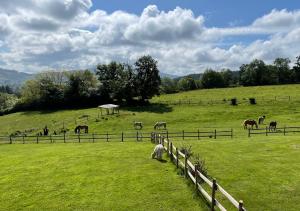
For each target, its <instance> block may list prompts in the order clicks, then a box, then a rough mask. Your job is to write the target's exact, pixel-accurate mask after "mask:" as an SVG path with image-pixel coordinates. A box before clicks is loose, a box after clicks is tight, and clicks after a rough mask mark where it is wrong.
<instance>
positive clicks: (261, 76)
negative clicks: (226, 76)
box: [240, 59, 270, 86]
mask: <svg viewBox="0 0 300 211" xmlns="http://www.w3.org/2000/svg"><path fill="white" fill-rule="evenodd" d="M268 70H269V69H268V68H267V66H266V64H265V63H264V61H262V60H258V59H255V60H253V61H252V62H251V63H250V64H243V65H242V66H241V67H240V82H241V84H242V85H246V86H256V85H266V84H270V81H269V72H268Z"/></svg>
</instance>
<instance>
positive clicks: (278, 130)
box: [248, 126, 300, 137]
mask: <svg viewBox="0 0 300 211" xmlns="http://www.w3.org/2000/svg"><path fill="white" fill-rule="evenodd" d="M278 133H279V134H283V135H284V136H285V135H286V134H288V133H300V127H286V126H284V127H282V128H276V129H275V130H270V129H269V127H266V128H258V129H251V128H249V129H248V137H251V135H258V134H263V135H266V136H268V135H269V134H278Z"/></svg>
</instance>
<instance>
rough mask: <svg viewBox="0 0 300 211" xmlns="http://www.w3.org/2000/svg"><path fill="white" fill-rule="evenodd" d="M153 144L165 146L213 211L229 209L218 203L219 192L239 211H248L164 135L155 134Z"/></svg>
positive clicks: (174, 161) (171, 158)
mask: <svg viewBox="0 0 300 211" xmlns="http://www.w3.org/2000/svg"><path fill="white" fill-rule="evenodd" d="M152 142H154V143H161V144H163V146H164V149H165V151H166V152H167V155H168V156H169V157H170V160H171V162H173V163H174V164H175V165H176V167H177V168H180V169H182V170H183V171H184V175H185V177H186V178H189V179H190V180H191V181H192V182H193V183H194V184H195V188H196V190H197V192H200V193H201V194H202V196H203V197H204V198H205V199H206V200H207V201H208V202H209V204H210V206H211V210H212V211H213V210H215V208H216V207H217V208H219V209H220V210H221V211H226V210H227V209H226V208H225V207H224V206H223V205H222V204H221V203H220V202H219V201H218V199H217V198H216V197H217V194H216V193H217V191H219V192H220V193H221V195H223V196H224V197H225V198H226V199H227V200H228V201H229V202H230V203H231V204H232V205H233V207H234V208H235V209H236V210H238V211H246V209H245V207H244V203H243V201H242V200H240V201H237V200H235V199H234V198H233V197H232V196H231V195H230V194H229V193H228V192H227V191H226V190H225V189H224V188H223V187H221V186H220V185H219V184H218V183H217V181H216V180H215V179H213V180H212V181H211V180H210V179H208V178H207V177H206V176H205V175H203V174H202V173H201V172H200V171H199V167H198V166H197V164H195V165H194V164H193V163H192V162H191V161H190V160H189V159H188V156H187V155H185V154H184V153H182V152H181V151H180V149H179V148H177V147H176V146H175V145H174V144H173V142H172V141H170V140H169V139H167V138H165V136H164V135H163V134H158V133H155V135H154V136H153V137H152ZM202 183H205V184H206V185H208V187H209V188H210V191H206V190H205V188H204V187H203V186H204V185H202Z"/></svg>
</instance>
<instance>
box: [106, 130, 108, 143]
mask: <svg viewBox="0 0 300 211" xmlns="http://www.w3.org/2000/svg"><path fill="white" fill-rule="evenodd" d="M106 142H108V132H106Z"/></svg>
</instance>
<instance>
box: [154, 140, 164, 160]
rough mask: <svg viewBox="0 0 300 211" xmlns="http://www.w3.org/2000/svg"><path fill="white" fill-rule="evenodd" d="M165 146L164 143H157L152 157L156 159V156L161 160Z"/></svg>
mask: <svg viewBox="0 0 300 211" xmlns="http://www.w3.org/2000/svg"><path fill="white" fill-rule="evenodd" d="M164 150H165V149H164V146H163V145H162V144H157V145H156V146H155V147H154V150H153V152H152V154H151V157H152V159H154V158H155V157H156V158H157V159H158V160H161V159H162V155H163V153H164Z"/></svg>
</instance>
